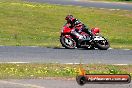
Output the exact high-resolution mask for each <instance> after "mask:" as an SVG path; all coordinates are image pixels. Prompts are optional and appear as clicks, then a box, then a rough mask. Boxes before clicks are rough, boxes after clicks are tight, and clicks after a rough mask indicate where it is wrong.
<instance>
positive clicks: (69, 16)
mask: <svg viewBox="0 0 132 88" xmlns="http://www.w3.org/2000/svg"><path fill="white" fill-rule="evenodd" d="M72 18H73V15H67V16H66V17H65V20H71V19H72Z"/></svg>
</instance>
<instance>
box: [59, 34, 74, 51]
mask: <svg viewBox="0 0 132 88" xmlns="http://www.w3.org/2000/svg"><path fill="white" fill-rule="evenodd" d="M60 42H61V44H62V46H63V47H65V48H67V49H75V47H76V42H75V40H74V39H72V38H71V37H70V36H69V37H66V36H60Z"/></svg>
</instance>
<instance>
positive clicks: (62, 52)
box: [0, 46, 132, 64]
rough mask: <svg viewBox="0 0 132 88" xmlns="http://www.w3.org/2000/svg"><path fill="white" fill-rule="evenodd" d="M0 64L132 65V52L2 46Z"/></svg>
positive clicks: (0, 48)
mask: <svg viewBox="0 0 132 88" xmlns="http://www.w3.org/2000/svg"><path fill="white" fill-rule="evenodd" d="M0 62H19V63H23V62H26V63H56V62H57V63H68V64H70V63H80V62H81V63H85V64H89V63H103V64H132V50H123V49H109V50H85V49H65V48H46V47H28V46H25V47H24V46H23V47H22V46H21V47H20V46H19V47H15V46H14V47H13V46H0Z"/></svg>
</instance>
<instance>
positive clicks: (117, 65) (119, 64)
mask: <svg viewBox="0 0 132 88" xmlns="http://www.w3.org/2000/svg"><path fill="white" fill-rule="evenodd" d="M112 65H117V66H118V65H119V66H122V65H128V64H112Z"/></svg>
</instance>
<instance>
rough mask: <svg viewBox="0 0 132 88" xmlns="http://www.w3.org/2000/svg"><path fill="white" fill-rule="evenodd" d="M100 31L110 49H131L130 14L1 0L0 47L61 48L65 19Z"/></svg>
mask: <svg viewBox="0 0 132 88" xmlns="http://www.w3.org/2000/svg"><path fill="white" fill-rule="evenodd" d="M67 14H73V15H74V16H75V17H77V18H79V19H80V20H81V21H83V22H84V24H88V26H89V28H92V27H99V28H101V33H102V34H103V35H104V36H105V37H107V38H108V39H109V41H110V43H111V47H112V48H113V47H114V48H130V49H132V36H131V35H132V30H131V28H132V11H124V10H108V9H97V8H86V7H79V6H61V5H50V4H40V3H29V2H22V1H19V0H0V45H7V46H47V47H60V46H61V44H60V42H59V35H60V29H61V27H62V25H63V24H64V23H65V20H64V18H65V16H66V15H67Z"/></svg>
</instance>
